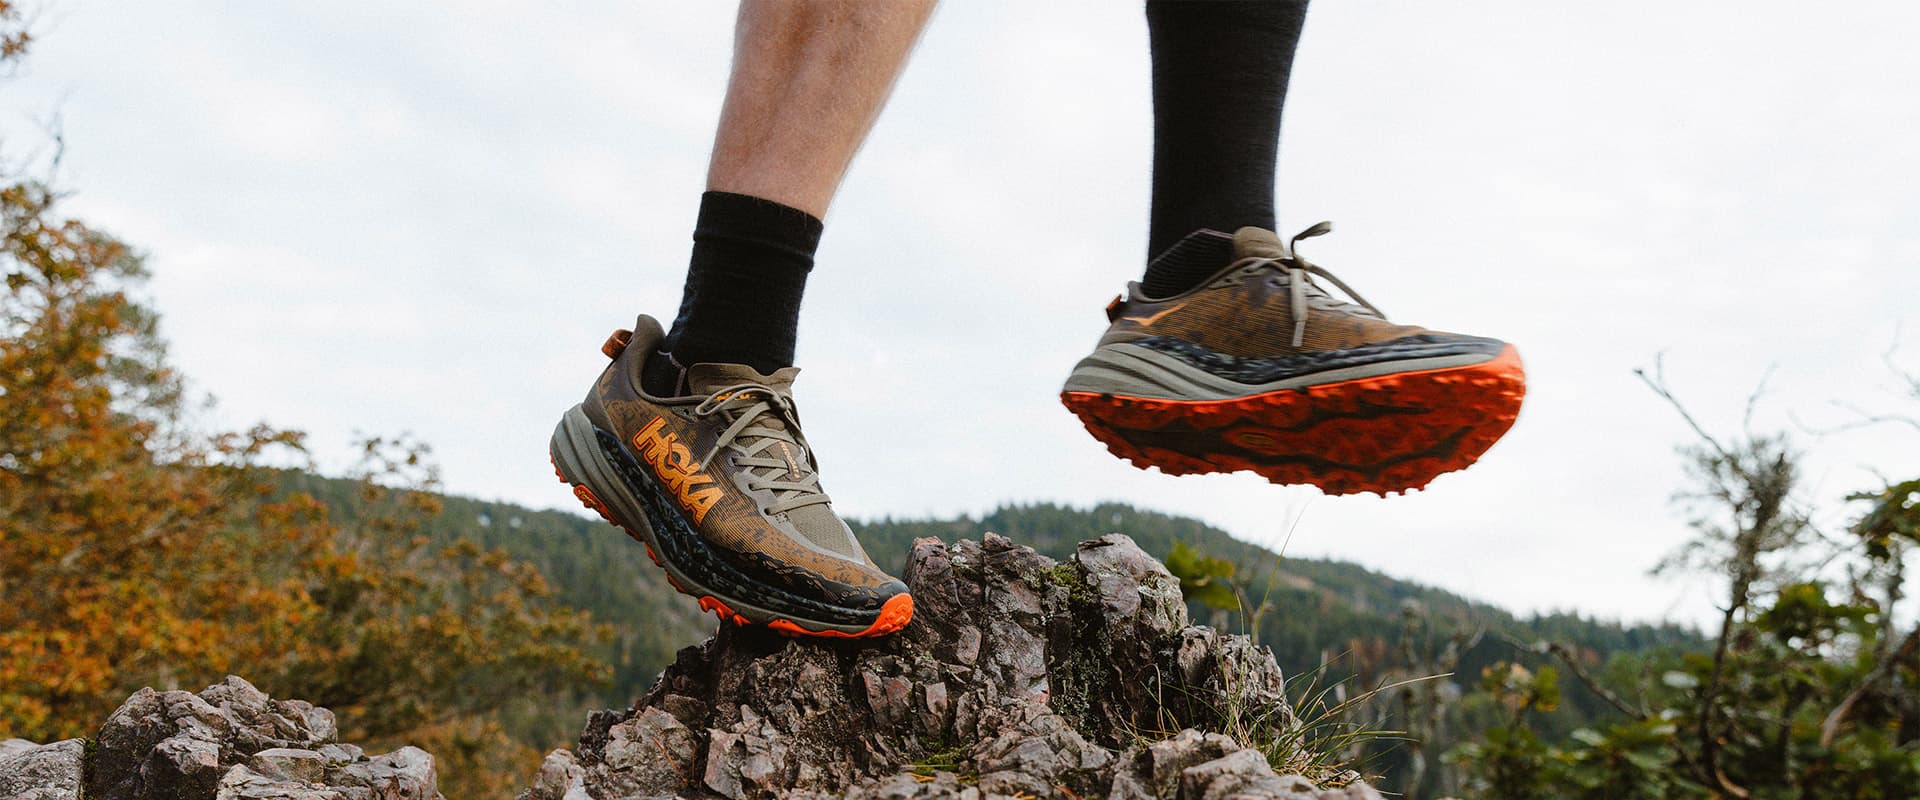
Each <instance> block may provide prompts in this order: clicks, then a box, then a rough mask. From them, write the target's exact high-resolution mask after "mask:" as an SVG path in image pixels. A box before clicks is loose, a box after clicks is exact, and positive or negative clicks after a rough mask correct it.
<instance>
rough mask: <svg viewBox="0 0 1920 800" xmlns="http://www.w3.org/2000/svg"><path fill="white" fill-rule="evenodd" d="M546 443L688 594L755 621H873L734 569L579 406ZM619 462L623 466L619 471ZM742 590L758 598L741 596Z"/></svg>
mask: <svg viewBox="0 0 1920 800" xmlns="http://www.w3.org/2000/svg"><path fill="white" fill-rule="evenodd" d="M549 447H550V448H551V450H552V454H553V459H554V464H555V465H556V466H558V467H559V468H560V471H561V473H562V475H563V477H565V478H566V479H567V480H568V481H569V482H572V483H579V484H582V485H585V486H586V487H587V488H589V489H592V490H593V493H594V496H596V497H598V498H599V499H600V502H601V503H602V504H604V505H606V506H607V510H608V512H609V513H610V514H612V515H613V517H614V518H615V519H616V520H617V521H618V522H619V523H620V525H621V527H623V528H625V529H627V530H628V531H629V532H633V533H637V534H639V535H640V536H642V537H644V538H645V540H646V542H647V544H648V545H651V546H652V547H653V551H654V553H655V554H656V555H658V556H659V557H660V563H661V566H663V567H664V568H665V569H666V570H667V573H668V574H669V575H672V576H673V579H674V581H675V582H677V583H679V584H680V586H681V587H682V588H683V589H684V590H685V591H686V592H687V593H689V594H695V595H709V596H712V597H714V598H715V599H718V600H719V601H721V602H723V603H726V604H727V607H728V608H731V609H733V611H734V612H735V613H738V614H740V615H742V616H745V617H747V618H748V619H750V620H753V621H756V622H761V623H766V622H770V621H772V620H775V619H785V620H789V621H793V622H804V623H806V624H807V625H808V626H809V627H815V628H827V629H832V630H838V631H843V632H846V633H859V632H862V631H864V630H866V629H867V628H868V627H869V626H870V625H871V624H872V623H873V620H874V619H877V618H878V616H879V612H878V611H861V610H856V609H849V608H841V607H838V606H832V605H828V604H825V603H822V602H820V601H817V600H813V599H810V598H805V597H801V596H799V595H795V594H793V593H791V592H788V591H785V590H783V589H780V588H778V587H774V586H767V585H765V584H764V583H763V582H760V581H755V580H753V579H752V578H751V577H748V576H746V575H744V574H741V573H740V572H739V571H738V570H737V569H735V568H734V567H733V566H732V565H730V564H728V563H727V562H726V560H725V559H724V558H722V557H721V556H720V554H719V553H715V552H713V551H712V550H711V549H710V548H709V547H708V545H707V544H706V540H705V539H704V538H702V537H701V536H700V535H699V532H698V531H695V530H693V529H692V528H691V527H688V526H687V524H686V522H685V520H683V519H681V518H680V515H679V514H676V513H674V512H672V511H671V510H669V509H670V506H669V505H668V502H669V501H668V498H667V497H666V494H665V492H664V491H663V490H661V489H660V488H659V487H657V486H655V485H653V483H652V482H651V480H649V479H648V478H647V477H646V474H645V472H644V471H643V470H642V469H641V468H640V465H639V462H637V461H635V460H634V459H633V457H632V455H630V454H628V453H627V452H626V450H625V448H624V447H623V446H622V445H621V444H620V441H619V439H618V438H617V437H615V436H613V434H610V433H608V432H606V431H603V430H600V429H599V427H597V426H595V425H594V424H593V422H592V420H590V419H588V417H587V414H586V412H585V411H584V410H583V409H581V407H580V406H577V405H576V406H574V407H573V408H571V409H569V410H568V411H567V413H566V414H565V415H564V416H562V417H561V419H560V423H559V424H558V425H556V426H554V430H553V439H552V441H551V443H550V444H549ZM622 462H624V464H625V467H626V468H625V469H622V468H621V463H622ZM627 476H632V478H633V480H628V478H627ZM636 482H637V483H639V484H641V485H640V488H639V489H638V490H636V489H635V488H634V487H633V484H634V483H636ZM656 519H658V520H662V521H664V522H665V524H667V525H670V526H675V528H674V529H672V530H666V531H662V530H660V529H658V528H656V527H655V526H654V525H653V524H651V520H656ZM749 592H751V596H753V597H755V598H762V599H760V600H759V601H758V602H756V601H755V600H749V599H746V596H745V595H748V593H749ZM769 601H772V602H769Z"/></svg>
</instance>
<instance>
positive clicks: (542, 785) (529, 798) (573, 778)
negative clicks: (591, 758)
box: [517, 750, 591, 800]
mask: <svg viewBox="0 0 1920 800" xmlns="http://www.w3.org/2000/svg"><path fill="white" fill-rule="evenodd" d="M586 780H587V771H586V770H584V769H581V768H580V762H579V761H578V760H577V759H575V758H574V757H573V753H572V752H571V751H568V750H555V751H553V752H551V753H548V754H547V757H546V759H545V760H543V761H541V762H540V772H539V774H537V775H535V776H534V779H533V786H532V787H530V788H528V789H527V790H526V791H524V792H521V793H520V796H519V797H518V798H517V800H590V797H591V796H590V795H588V794H587V783H586Z"/></svg>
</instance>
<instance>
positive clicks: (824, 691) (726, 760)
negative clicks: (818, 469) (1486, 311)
mask: <svg viewBox="0 0 1920 800" xmlns="http://www.w3.org/2000/svg"><path fill="white" fill-rule="evenodd" d="M904 579H905V580H906V581H907V583H908V585H909V586H910V587H911V589H912V592H913V596H914V602H915V616H914V620H913V623H912V624H911V625H909V626H908V627H907V628H906V629H905V630H903V631H902V632H900V633H899V634H897V635H895V636H892V637H889V638H886V639H883V640H880V641H877V642H840V641H831V640H822V641H816V640H808V639H791V638H786V637H782V636H778V635H774V634H771V633H769V632H767V631H766V630H764V629H759V628H735V627H732V626H727V625H723V626H722V627H721V630H720V631H719V633H718V634H717V635H715V636H714V637H713V638H712V639H710V640H708V641H707V642H706V643H704V644H701V645H699V646H696V647H689V648H687V649H685V650H682V651H681V652H680V653H679V655H678V657H677V659H676V661H675V662H674V664H673V665H672V666H670V667H669V668H668V669H667V670H666V671H665V672H664V673H663V674H662V675H661V677H660V679H659V681H658V682H657V683H656V684H655V685H654V687H653V688H652V689H651V690H650V691H648V692H647V694H646V695H645V696H643V697H642V698H640V700H639V701H638V702H637V703H636V704H635V705H634V707H633V708H632V709H629V710H627V711H625V712H601V713H598V714H596V715H594V716H593V718H591V719H590V720H589V722H588V725H587V728H586V730H585V732H584V733H583V734H582V736H581V740H580V744H579V747H578V749H577V752H576V751H566V750H561V751H556V752H554V753H553V754H551V755H549V756H548V757H547V759H546V762H545V763H544V764H543V765H542V768H541V771H540V774H539V776H538V777H537V779H536V781H535V783H534V785H533V786H532V787H531V788H529V789H528V790H527V791H525V792H523V793H521V795H520V797H521V800H614V798H635V797H705V798H713V797H725V798H730V800H742V799H743V798H767V797H818V798H826V797H849V798H921V797H925V798H933V797H959V798H988V797H1010V796H1025V797H1093V796H1099V797H1109V798H1121V797H1131V798H1195V799H1198V798H1215V797H1236V798H1261V797H1273V798H1298V797H1310V798H1318V797H1319V796H1320V795H1319V794H1318V792H1319V790H1318V789H1317V788H1315V787H1313V785H1312V784H1311V783H1309V782H1307V781H1306V780H1305V779H1304V778H1300V777H1299V776H1280V775H1276V774H1275V773H1274V772H1273V770H1272V769H1271V767H1269V766H1268V762H1267V759H1266V757H1265V756H1264V755H1262V754H1261V753H1260V752H1259V751H1257V750H1252V749H1248V748H1247V747H1245V746H1244V745H1243V744H1241V743H1239V742H1236V741H1234V740H1233V739H1232V738H1230V737H1227V736H1223V735H1220V734H1218V733H1203V731H1205V730H1218V729H1219V728H1220V727H1221V725H1222V722H1223V719H1222V717H1223V715H1224V714H1225V713H1226V709H1228V708H1233V709H1237V710H1238V711H1239V712H1240V713H1242V714H1243V715H1250V718H1255V719H1264V720H1266V721H1267V724H1270V725H1274V726H1291V725H1294V724H1296V723H1295V721H1294V720H1293V717H1292V715H1291V712H1290V710H1289V707H1288V705H1287V702H1286V697H1285V692H1284V688H1285V687H1284V681H1283V679H1282V676H1281V674H1280V670H1279V667H1278V666H1277V665H1276V664H1275V663H1274V660H1273V656H1272V653H1270V652H1269V651H1267V650H1266V649H1265V648H1260V647H1256V646H1253V645H1252V644H1251V643H1249V642H1248V641H1247V640H1246V639H1245V637H1239V636H1229V635H1222V634H1220V633H1218V632H1215V631H1213V630H1211V629H1209V628H1204V627H1195V626H1189V625H1188V624H1187V614H1186V604H1185V602H1184V599H1183V598H1182V596H1181V593H1180V584H1179V581H1178V580H1176V579H1175V578H1174V577H1173V576H1172V575H1171V574H1169V573H1168V572H1167V570H1166V568H1165V567H1163V566H1162V565H1161V564H1160V563H1159V562H1158V561H1156V560H1154V559H1153V558H1152V557H1151V556H1148V555H1147V554H1146V553H1145V552H1144V551H1142V550H1141V549H1140V548H1139V547H1138V546H1136V545H1135V544H1134V543H1133V541H1132V540H1131V539H1129V538H1127V537H1126V536H1123V535H1119V534H1112V535H1108V536H1104V537H1101V538H1099V539H1095V540H1091V541H1087V542H1082V543H1081V544H1080V545H1079V547H1078V548H1077V550H1076V552H1075V553H1074V555H1073V557H1072V558H1071V559H1070V560H1068V561H1066V562H1061V563H1056V562H1054V561H1053V560H1052V559H1050V558H1047V557H1046V556H1043V555H1040V554H1039V553H1037V552H1035V551H1034V550H1033V549H1031V548H1028V547H1024V546H1020V545H1018V544H1016V543H1014V542H1012V541H1011V540H1008V539H1006V538H1004V537H1001V536H997V535H994V534H991V533H989V534H987V535H986V536H985V537H984V538H983V539H982V540H981V541H979V542H974V541H960V542H956V543H954V544H952V545H947V544H944V543H942V542H940V541H939V540H936V539H921V540H918V541H916V542H914V545H913V548H912V552H911V553H910V556H909V560H908V564H907V569H906V571H905V574H904ZM1162 732H1166V733H1162ZM1347 791H1348V790H1340V791H1339V792H1334V793H1329V794H1328V796H1329V797H1336V796H1337V797H1342V798H1345V797H1349V796H1352V797H1368V796H1377V795H1376V794H1372V790H1371V789H1370V788H1367V787H1365V786H1364V784H1360V785H1356V786H1355V787H1353V788H1352V791H1357V792H1361V794H1355V795H1349V794H1347V793H1346V792H1347Z"/></svg>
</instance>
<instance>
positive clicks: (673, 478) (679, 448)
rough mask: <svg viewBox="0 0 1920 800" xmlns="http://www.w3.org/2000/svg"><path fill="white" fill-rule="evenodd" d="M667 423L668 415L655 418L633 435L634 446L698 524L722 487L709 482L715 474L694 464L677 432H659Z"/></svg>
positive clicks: (715, 501) (691, 454)
mask: <svg viewBox="0 0 1920 800" xmlns="http://www.w3.org/2000/svg"><path fill="white" fill-rule="evenodd" d="M666 425H667V421H666V419H665V418H663V417H654V418H653V421H652V422H649V423H647V426H646V427H645V428H641V429H640V432H639V433H636V434H634V435H633V446H634V447H635V448H638V449H639V450H640V457H641V458H643V459H646V461H647V463H648V464H650V465H652V466H653V474H655V475H658V476H660V480H661V482H663V483H665V484H666V485H667V491H669V492H672V493H673V499H675V500H678V501H679V502H680V507H681V508H684V509H686V510H687V513H688V514H691V515H693V524H695V525H698V524H700V521H701V520H703V519H706V518H707V510H708V509H711V508H713V504H714V503H718V502H720V494H721V492H720V487H718V486H709V485H707V484H711V483H713V477H712V476H710V475H708V474H706V473H704V472H701V471H700V470H699V469H698V468H697V467H696V466H695V465H694V463H693V453H691V452H689V451H688V450H687V446H686V445H684V444H681V443H679V442H678V441H675V439H676V438H678V437H677V436H676V435H675V434H671V433H669V434H667V435H665V436H661V435H660V429H661V428H664V427H666Z"/></svg>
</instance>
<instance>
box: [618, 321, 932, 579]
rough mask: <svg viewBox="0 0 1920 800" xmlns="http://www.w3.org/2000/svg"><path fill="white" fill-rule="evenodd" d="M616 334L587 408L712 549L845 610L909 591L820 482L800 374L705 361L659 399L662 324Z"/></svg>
mask: <svg viewBox="0 0 1920 800" xmlns="http://www.w3.org/2000/svg"><path fill="white" fill-rule="evenodd" d="M619 338H620V337H619V336H618V335H617V334H616V338H615V339H614V340H609V346H608V351H609V355H612V356H614V360H613V363H612V364H611V365H609V366H608V367H607V369H606V371H605V372H603V373H602V374H601V376H600V380H599V381H598V382H597V383H596V384H595V386H594V389H593V391H592V392H590V393H589V395H588V397H587V401H586V402H585V403H583V404H582V406H583V408H584V410H585V411H586V413H587V416H588V418H589V419H590V420H592V421H593V423H594V424H595V425H596V426H599V427H601V428H602V429H603V430H607V431H610V432H612V433H613V434H614V435H616V436H617V437H618V438H619V439H620V440H621V443H622V445H623V446H625V447H626V449H627V451H628V453H629V454H630V455H631V456H632V457H633V459H634V460H635V461H636V462H638V463H639V464H640V465H642V467H643V468H644V470H645V471H646V473H647V475H648V477H649V478H651V479H652V480H653V481H655V484H656V486H657V487H658V488H660V489H661V490H663V493H664V494H666V495H667V496H669V497H670V498H671V499H672V500H673V505H674V506H675V508H674V509H673V511H674V512H675V513H677V514H678V515H679V516H680V517H681V520H682V521H684V522H685V523H687V525H688V526H689V527H691V528H692V529H694V530H697V531H698V533H699V535H700V537H701V538H702V539H704V540H705V542H706V543H707V544H709V545H711V546H712V547H713V549H715V550H716V551H718V552H719V553H720V555H721V556H722V557H724V558H725V559H726V560H728V561H729V562H731V563H732V564H733V565H734V566H735V567H737V568H739V569H741V570H742V571H743V572H745V573H747V574H749V575H750V576H752V577H753V578H754V579H756V580H759V581H762V582H765V583H768V584H771V585H773V586H776V587H779V588H783V589H786V590H788V591H791V592H794V593H797V594H800V595H802V596H805V597H810V598H815V599H820V600H824V601H826V602H829V603H831V604H833V605H837V606H841V607H846V608H854V609H877V608H879V607H880V606H881V604H883V603H884V602H885V601H886V600H887V598H889V597H892V596H894V595H896V594H900V593H903V592H905V591H906V586H905V584H903V583H901V582H900V581H898V580H896V579H894V578H893V577H892V576H889V575H887V574H886V573H885V572H883V571H881V570H880V569H879V568H878V567H876V566H875V565H874V564H873V561H872V560H871V559H870V558H868V557H867V554H866V552H865V550H864V549H863V548H861V546H860V543H859V541H858V540H857V539H855V538H854V535H853V531H852V530H851V529H850V528H848V527H847V524H846V523H845V522H844V521H842V520H841V519H840V518H839V516H838V515H836V514H835V513H834V512H833V506H832V500H831V498H829V497H828V496H827V494H826V492H825V491H824V490H823V489H822V488H821V486H820V477H819V474H818V464H817V462H816V461H815V459H814V456H813V451H812V448H810V447H809V446H808V445H807V441H806V437H805V436H804V435H802V433H801V431H800V422H799V414H798V412H797V410H796V409H795V406H794V401H793V381H794V378H795V377H796V376H797V375H798V374H799V370H798V369H795V368H792V367H789V368H786V369H781V370H777V371H775V372H773V373H772V374H762V373H759V372H756V371H755V370H753V369H752V368H751V367H748V366H745V365H740V364H696V365H694V366H693V367H691V368H689V369H688V370H687V374H686V379H685V385H686V386H687V391H688V394H687V395H686V396H683V397H673V398H659V397H652V396H649V395H647V394H646V393H645V392H644V391H642V390H641V389H640V382H639V380H640V369H641V365H642V364H643V363H644V362H645V360H646V356H647V355H648V354H650V353H652V352H653V350H654V349H655V348H656V347H657V346H658V343H659V341H660V339H661V331H660V325H659V323H658V322H655V321H654V320H653V319H651V318H649V317H641V318H640V319H639V321H638V322H637V323H636V325H635V329H634V331H633V333H632V334H631V335H630V337H629V341H626V342H620V341H618V339H619Z"/></svg>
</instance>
